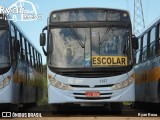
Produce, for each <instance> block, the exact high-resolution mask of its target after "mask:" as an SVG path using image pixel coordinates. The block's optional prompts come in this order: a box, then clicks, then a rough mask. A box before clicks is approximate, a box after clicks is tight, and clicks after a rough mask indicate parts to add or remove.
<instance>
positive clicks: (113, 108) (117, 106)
mask: <svg viewBox="0 0 160 120" xmlns="http://www.w3.org/2000/svg"><path fill="white" fill-rule="evenodd" d="M122 108H123V103H122V102H113V103H110V112H111V113H112V114H121V113H122Z"/></svg>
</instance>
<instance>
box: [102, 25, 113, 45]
mask: <svg viewBox="0 0 160 120" xmlns="http://www.w3.org/2000/svg"><path fill="white" fill-rule="evenodd" d="M110 29H111V26H109V27H108V28H107V30H106V32H105V33H104V36H103V37H102V40H99V41H100V45H102V44H103V42H104V41H105V39H106V37H107V34H108V32H109V31H110Z"/></svg>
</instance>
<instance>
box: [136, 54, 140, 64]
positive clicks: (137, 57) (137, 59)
mask: <svg viewBox="0 0 160 120" xmlns="http://www.w3.org/2000/svg"><path fill="white" fill-rule="evenodd" d="M139 62H140V51H137V53H136V64H138V63H139Z"/></svg>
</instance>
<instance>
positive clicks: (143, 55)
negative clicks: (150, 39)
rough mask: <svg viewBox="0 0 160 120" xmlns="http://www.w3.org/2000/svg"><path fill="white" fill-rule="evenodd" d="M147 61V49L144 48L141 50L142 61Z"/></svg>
mask: <svg viewBox="0 0 160 120" xmlns="http://www.w3.org/2000/svg"><path fill="white" fill-rule="evenodd" d="M146 60H147V47H144V48H143V50H142V61H146Z"/></svg>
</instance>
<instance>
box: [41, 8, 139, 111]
mask: <svg viewBox="0 0 160 120" xmlns="http://www.w3.org/2000/svg"><path fill="white" fill-rule="evenodd" d="M44 30H47V35H48V36H47V51H45V49H44V47H43V51H44V53H45V54H46V55H47V76H48V77H47V81H48V103H49V104H65V103H74V104H80V105H85V104H86V105H88V104H90V105H91V106H92V105H106V104H108V103H110V106H112V108H113V109H119V110H120V111H121V108H122V107H121V105H122V102H124V101H134V100H135V77H134V70H133V57H132V52H133V48H136V42H132V31H131V21H130V17H129V14H128V12H126V11H122V10H113V9H101V8H80V9H67V10H60V11H53V12H51V14H50V17H49V24H48V25H47V26H46V27H45V28H44V29H43V33H41V35H40V45H41V46H44V45H45V33H44ZM135 41H136V40H135ZM132 43H134V46H133V47H132Z"/></svg>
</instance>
